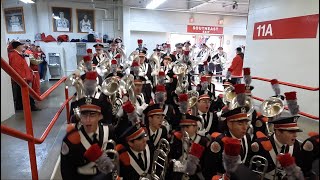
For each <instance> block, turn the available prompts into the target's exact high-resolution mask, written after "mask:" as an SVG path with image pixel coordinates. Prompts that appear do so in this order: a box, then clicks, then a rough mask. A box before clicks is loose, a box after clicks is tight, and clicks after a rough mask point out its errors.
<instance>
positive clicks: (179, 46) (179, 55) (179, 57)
mask: <svg viewBox="0 0 320 180" xmlns="http://www.w3.org/2000/svg"><path fill="white" fill-rule="evenodd" d="M175 47H176V53H175V54H174V58H172V62H175V61H181V62H182V61H183V56H184V54H183V49H182V47H183V44H182V43H177V44H176V45H175Z"/></svg>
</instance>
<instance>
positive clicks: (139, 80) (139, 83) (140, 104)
mask: <svg viewBox="0 0 320 180" xmlns="http://www.w3.org/2000/svg"><path fill="white" fill-rule="evenodd" d="M145 81H146V79H145V78H144V77H136V76H135V77H134V85H135V88H134V93H135V95H136V98H137V102H136V105H135V106H136V109H137V114H138V115H139V117H141V118H142V115H143V111H144V110H145V109H146V108H147V107H148V103H147V101H146V100H145V97H146V95H145V94H144V92H143V84H144V83H145Z"/></svg>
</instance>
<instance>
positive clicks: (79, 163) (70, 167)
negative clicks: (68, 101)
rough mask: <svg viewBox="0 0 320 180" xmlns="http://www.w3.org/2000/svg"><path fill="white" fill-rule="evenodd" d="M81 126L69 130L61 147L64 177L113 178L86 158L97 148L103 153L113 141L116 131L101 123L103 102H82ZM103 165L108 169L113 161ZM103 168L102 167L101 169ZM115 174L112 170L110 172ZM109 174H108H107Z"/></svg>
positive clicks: (76, 124)
mask: <svg viewBox="0 0 320 180" xmlns="http://www.w3.org/2000/svg"><path fill="white" fill-rule="evenodd" d="M79 103H80V104H81V105H80V122H81V123H79V122H77V123H75V124H70V125H68V127H67V135H66V136H65V137H64V139H63V142H62V146H61V175H62V178H63V179H83V180H84V179H90V178H94V177H97V176H98V177H100V176H102V177H104V178H111V176H110V175H111V174H109V175H104V174H102V173H101V171H100V170H99V168H97V166H98V164H97V163H96V162H90V160H89V159H88V158H86V157H85V156H84V154H85V153H86V151H87V150H88V149H90V147H91V146H92V145H94V144H98V145H99V148H101V150H102V151H103V150H105V149H106V148H107V143H106V142H108V140H110V139H113V140H114V136H113V134H114V133H113V128H112V127H111V126H108V125H104V124H102V123H101V122H99V121H100V120H101V119H102V114H101V106H100V102H99V101H98V100H97V99H95V98H92V97H84V98H82V99H81V100H79ZM108 162H109V163H106V164H102V165H103V166H104V168H106V167H109V166H110V167H111V164H110V163H112V161H111V160H109V161H108ZM98 167H99V166H98ZM110 171H111V170H109V172H110ZM104 173H105V172H104Z"/></svg>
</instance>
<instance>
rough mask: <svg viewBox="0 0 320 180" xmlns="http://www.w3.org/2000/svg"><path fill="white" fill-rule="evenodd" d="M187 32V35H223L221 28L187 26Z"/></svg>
mask: <svg viewBox="0 0 320 180" xmlns="http://www.w3.org/2000/svg"><path fill="white" fill-rule="evenodd" d="M187 32H188V33H202V34H223V27H218V26H199V25H188V26H187Z"/></svg>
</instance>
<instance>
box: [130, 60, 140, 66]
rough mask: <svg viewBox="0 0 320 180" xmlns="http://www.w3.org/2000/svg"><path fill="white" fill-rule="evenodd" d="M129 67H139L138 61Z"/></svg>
mask: <svg viewBox="0 0 320 180" xmlns="http://www.w3.org/2000/svg"><path fill="white" fill-rule="evenodd" d="M131 66H133V67H136V66H140V65H139V63H138V61H133V62H132V65H131Z"/></svg>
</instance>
